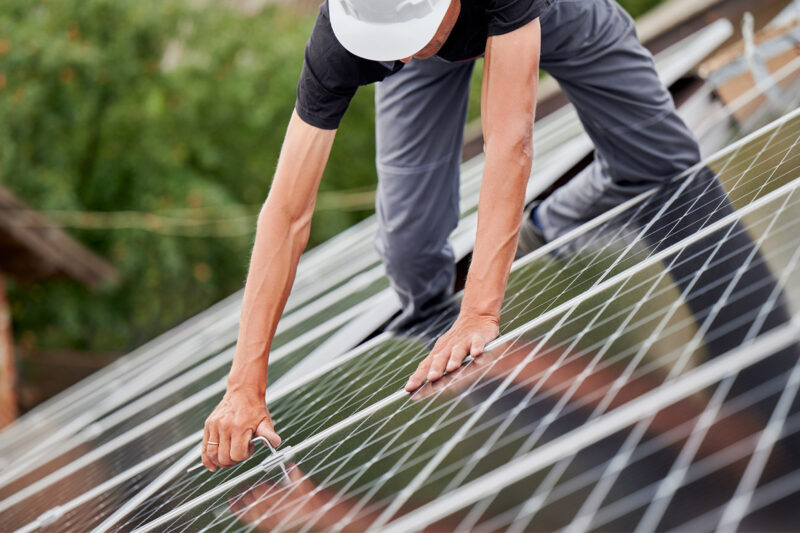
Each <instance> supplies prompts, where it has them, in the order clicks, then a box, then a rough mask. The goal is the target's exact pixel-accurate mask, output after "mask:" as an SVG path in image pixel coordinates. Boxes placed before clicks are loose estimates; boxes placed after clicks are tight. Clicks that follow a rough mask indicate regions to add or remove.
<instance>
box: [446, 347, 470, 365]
mask: <svg viewBox="0 0 800 533" xmlns="http://www.w3.org/2000/svg"><path fill="white" fill-rule="evenodd" d="M465 357H467V345H466V344H457V345H456V346H453V349H452V350H450V357H449V359H448V360H447V371H448V372H453V371H455V370H457V369H458V368H459V367H460V366H461V363H463V362H464V358H465Z"/></svg>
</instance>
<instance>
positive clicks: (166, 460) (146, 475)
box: [16, 438, 194, 533]
mask: <svg viewBox="0 0 800 533" xmlns="http://www.w3.org/2000/svg"><path fill="white" fill-rule="evenodd" d="M193 444H194V439H193V438H186V439H184V440H183V441H181V442H178V443H176V444H175V445H173V446H170V447H168V448H166V449H164V450H162V451H160V452H158V453H157V454H155V455H153V456H151V457H148V458H147V459H145V460H144V461H142V462H140V463H138V464H137V465H135V467H133V468H130V469H128V470H126V471H125V472H123V473H121V474H119V475H117V476H115V477H112V478H110V479H108V480H106V481H104V482H103V483H101V484H100V485H98V486H96V487H94V488H92V489H90V490H89V491H87V492H84V493H82V494H80V495H79V496H77V497H76V498H74V499H72V500H70V501H69V502H67V503H65V504H64V505H60V506H56V507H54V508H50V509H48V510H47V511H46V512H44V513H43V514H42V515H40V516H39V517H38V518H37V519H36V520H34V521H33V522H30V523H28V524H26V525H24V526H23V527H20V528H19V529H17V530H16V531H17V533H27V532H31V531H46V530H50V529H53V530H58V531H67V530H69V529H70V528H68V527H66V524H65V522H69V521H80V523H81V525H82V527H89V526H90V524H91V523H92V520H98V519H100V518H102V516H104V515H103V513H98V512H96V511H95V509H96V507H95V505H96V504H103V502H106V501H108V499H109V498H110V497H111V498H120V494H119V493H118V492H119V491H120V488H119V487H120V486H121V485H123V484H124V486H125V487H126V488H127V489H129V488H130V483H131V480H134V482H135V483H137V484H139V483H144V482H147V481H148V480H149V479H152V478H153V477H155V476H156V475H158V473H159V472H161V471H163V470H165V469H167V468H168V467H170V466H172V465H174V461H176V460H177V458H178V457H179V456H181V455H183V454H184V453H185V450H186V448H187V447H188V446H192V445H193ZM115 491H116V492H115ZM123 496H124V495H123ZM106 507H107V505H106ZM87 511H88V512H87ZM55 524H57V527H52V528H51V527H50V526H54V525H55Z"/></svg>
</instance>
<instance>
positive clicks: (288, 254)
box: [203, 112, 336, 471]
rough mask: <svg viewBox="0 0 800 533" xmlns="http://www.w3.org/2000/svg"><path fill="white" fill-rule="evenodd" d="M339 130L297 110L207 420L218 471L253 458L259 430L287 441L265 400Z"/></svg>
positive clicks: (208, 449) (207, 450) (209, 451)
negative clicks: (309, 120)
mask: <svg viewBox="0 0 800 533" xmlns="http://www.w3.org/2000/svg"><path fill="white" fill-rule="evenodd" d="M335 136H336V131H335V130H322V129H319V128H316V127H314V126H310V125H308V124H306V123H305V122H303V121H302V120H301V119H300V117H299V116H298V115H297V113H296V112H295V113H293V114H292V119H291V121H290V122H289V127H288V129H287V131H286V137H285V139H284V142H283V148H282V149H281V154H280V158H279V159H278V168H277V170H276V171H275V178H274V179H273V182H272V187H271V188H270V191H269V196H268V197H267V201H266V202H265V203H264V206H263V207H262V209H261V212H260V214H259V216H258V225H257V228H256V238H255V245H254V246H253V254H252V256H251V258H250V270H249V272H248V274H247V282H246V284H245V289H244V299H243V302H242V316H241V321H240V324H239V337H238V339H237V343H236V353H235V355H234V358H233V365H232V366H231V371H230V374H229V375H228V388H227V391H226V393H225V396H224V397H223V399H222V401H221V402H220V404H219V405H218V406H217V408H216V409H215V410H214V412H213V413H211V415H210V416H209V417H208V420H206V425H205V432H204V435H203V463H204V464H205V465H206V467H208V468H209V469H210V470H212V471H213V470H216V467H218V466H221V467H228V466H233V465H234V464H235V463H236V462H237V461H242V460H244V459H246V458H247V457H249V455H250V453H251V450H250V448H249V442H250V439H251V437H253V435H261V436H264V437H266V438H267V439H268V440H269V441H270V442H271V443H272V444H273V445H275V446H277V445H278V444H280V438H279V437H278V435H277V434H276V433H275V431H274V429H273V425H272V419H271V418H270V415H269V411H268V410H267V407H266V403H265V393H266V388H267V364H268V360H269V352H270V348H271V346H272V339H273V336H274V335H275V330H276V328H277V326H278V321H279V320H280V317H281V314H282V313H283V309H284V307H285V305H286V300H287V299H288V297H289V292H290V291H291V288H292V283H293V282H294V277H295V273H296V271H297V263H298V261H299V260H300V255H301V254H302V253H303V250H304V249H305V247H306V244H307V243H308V236H309V232H310V229H311V216H312V215H313V213H314V205H315V203H316V196H317V189H318V188H319V183H320V180H321V179H322V174H323V171H324V170H325V165H326V164H327V162H328V155H329V154H330V151H331V146H332V145H333V140H334V137H335ZM209 441H210V442H212V443H215V442H216V443H219V444H217V445H214V444H211V445H209V444H208V443H209Z"/></svg>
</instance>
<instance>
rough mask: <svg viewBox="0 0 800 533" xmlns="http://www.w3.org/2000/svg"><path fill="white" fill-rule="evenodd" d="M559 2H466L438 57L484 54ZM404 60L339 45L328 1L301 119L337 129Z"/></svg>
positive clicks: (308, 58) (303, 79)
mask: <svg viewBox="0 0 800 533" xmlns="http://www.w3.org/2000/svg"><path fill="white" fill-rule="evenodd" d="M556 1H557V0H461V13H460V14H459V16H458V20H457V21H456V24H455V26H453V30H452V31H451V32H450V36H449V37H448V38H447V41H446V42H445V43H444V45H443V46H442V48H441V50H439V52H438V53H437V54H436V55H437V56H439V57H441V58H442V59H446V60H448V61H465V60H468V59H473V58H476V57H479V56H481V55H483V53H484V51H485V50H486V39H487V38H489V37H490V36H492V35H502V34H504V33H509V32H512V31H514V30H516V29H517V28H521V27H522V26H524V25H526V24H527V23H529V22H531V21H532V20H534V19H537V18H539V17H540V16H541V15H542V14H543V13H544V12H545V11H546V10H547V8H548V7H550V6H551V5H552V4H553V3H555V2H556ZM403 65H404V63H402V62H400V61H371V60H368V59H362V58H360V57H357V56H355V55H353V54H351V53H350V52H348V51H347V50H345V48H344V47H343V46H342V45H341V44H339V41H338V40H337V39H336V36H335V35H334V33H333V29H332V28H331V23H330V20H329V18H328V2H327V0H326V1H325V2H323V3H322V5H321V6H320V9H319V16H318V17H317V22H316V24H315V25H314V29H313V30H312V32H311V37H310V38H309V39H308V43H307V44H306V52H305V61H304V62H303V70H302V72H301V73H300V82H299V83H298V86H297V103H296V106H295V107H296V109H297V114H298V115H300V118H302V119H303V120H304V121H305V122H307V123H308V124H311V125H312V126H316V127H318V128H323V129H336V128H338V127H339V122H340V121H341V119H342V117H343V116H344V113H345V111H346V110H347V106H348V105H349V104H350V100H352V98H353V95H355V93H356V90H357V89H358V88H359V87H360V86H361V85H369V84H370V83H375V82H376V81H381V80H383V79H384V78H386V77H387V76H390V75H392V74H394V73H395V72H397V71H398V70H400V69H401V68H403Z"/></svg>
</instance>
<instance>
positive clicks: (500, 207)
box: [462, 135, 532, 319]
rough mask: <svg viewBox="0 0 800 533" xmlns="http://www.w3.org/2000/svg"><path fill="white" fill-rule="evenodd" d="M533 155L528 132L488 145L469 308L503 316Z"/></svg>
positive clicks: (468, 289) (466, 306)
mask: <svg viewBox="0 0 800 533" xmlns="http://www.w3.org/2000/svg"><path fill="white" fill-rule="evenodd" d="M531 154H532V148H531V145H530V138H529V137H528V136H527V135H526V136H524V137H523V138H520V139H519V140H518V141H517V143H515V144H513V145H512V146H502V145H500V143H498V144H497V146H488V145H487V150H486V165H485V167H484V180H483V184H482V185H481V193H480V201H479V204H478V230H477V235H476V238H475V251H474V252H473V254H472V263H471V265H470V269H469V274H468V276H467V283H466V287H465V289H464V300H463V304H462V306H463V308H464V309H465V310H467V311H468V312H471V313H475V314H479V315H483V316H490V317H494V318H498V319H499V317H500V308H501V306H502V304H503V296H504V294H505V289H506V284H507V282H508V275H509V272H510V271H511V264H512V263H513V262H514V256H515V254H516V250H517V239H518V237H519V230H520V225H521V224H522V211H523V209H524V204H525V188H526V185H527V182H528V176H529V175H530V171H531Z"/></svg>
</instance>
